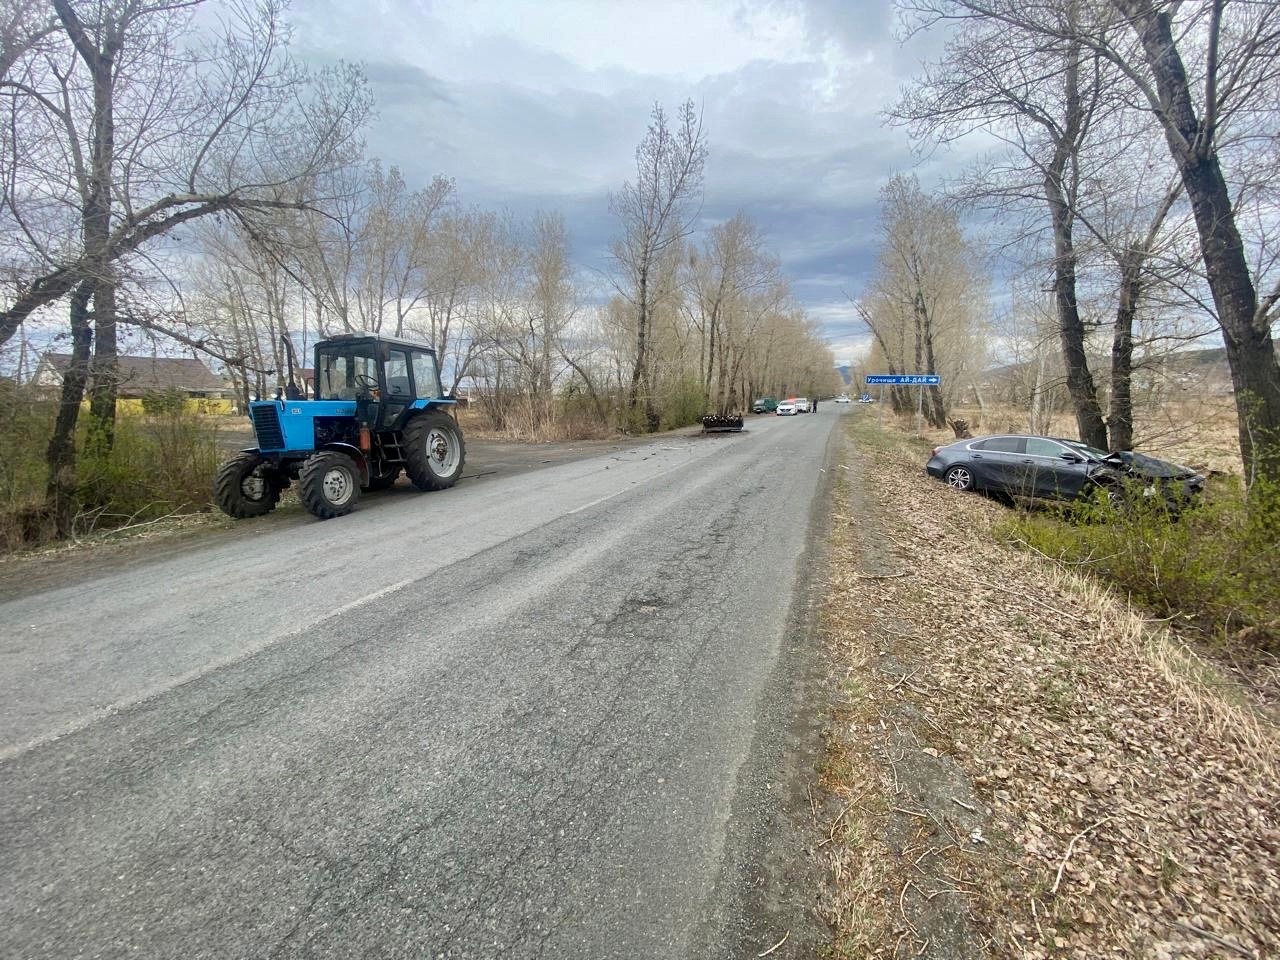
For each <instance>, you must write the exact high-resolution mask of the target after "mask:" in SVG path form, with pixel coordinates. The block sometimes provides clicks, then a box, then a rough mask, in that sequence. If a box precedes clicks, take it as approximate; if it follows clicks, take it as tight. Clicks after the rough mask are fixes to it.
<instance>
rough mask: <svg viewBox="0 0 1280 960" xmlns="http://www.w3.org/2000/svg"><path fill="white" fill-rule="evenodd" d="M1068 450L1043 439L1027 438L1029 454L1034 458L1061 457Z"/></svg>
mask: <svg viewBox="0 0 1280 960" xmlns="http://www.w3.org/2000/svg"><path fill="white" fill-rule="evenodd" d="M1066 449H1067V448H1066V447H1064V446H1063V445H1062V444H1060V443H1054V442H1053V441H1052V440H1045V439H1043V438H1042V437H1027V454H1028V456H1032V457H1055V458H1056V457H1061V456H1062V454H1063V451H1065V450H1066Z"/></svg>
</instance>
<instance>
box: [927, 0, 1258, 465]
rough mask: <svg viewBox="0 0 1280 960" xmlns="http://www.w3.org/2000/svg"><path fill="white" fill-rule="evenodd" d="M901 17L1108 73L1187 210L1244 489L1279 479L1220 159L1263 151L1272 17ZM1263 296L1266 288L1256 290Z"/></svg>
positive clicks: (1183, 9) (1211, 11) (938, 10)
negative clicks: (1166, 159) (1229, 398)
mask: <svg viewBox="0 0 1280 960" xmlns="http://www.w3.org/2000/svg"><path fill="white" fill-rule="evenodd" d="M911 9H913V10H914V11H915V12H916V13H918V14H920V15H921V16H922V17H923V19H924V21H925V22H938V21H940V20H948V19H964V20H980V21H982V22H984V23H986V24H989V25H996V26H998V27H999V29H1000V30H1001V31H1002V32H1003V34H1004V35H1005V37H1006V38H1007V40H1008V42H1010V43H1011V44H1018V43H1022V42H1029V43H1030V44H1032V45H1033V46H1036V47H1039V46H1041V45H1049V46H1062V45H1066V46H1067V47H1070V46H1073V45H1074V46H1078V47H1079V48H1082V49H1083V50H1086V51H1088V52H1089V54H1090V56H1091V57H1093V58H1094V59H1096V60H1097V61H1098V62H1100V63H1101V62H1105V63H1107V64H1109V65H1110V66H1111V68H1113V72H1114V73H1115V75H1116V77H1117V82H1118V87H1119V88H1120V89H1123V90H1124V91H1125V92H1127V93H1128V94H1129V95H1132V96H1134V97H1136V99H1137V104H1136V105H1135V106H1139V107H1140V108H1142V109H1146V110H1148V111H1150V113H1151V115H1152V116H1153V117H1154V118H1155V120H1156V121H1157V122H1158V123H1159V125H1160V128H1161V130H1162V131H1163V133H1164V138H1165V141H1166V144H1167V146H1168V149H1169V155H1170V157H1171V158H1172V160H1173V162H1174V165H1175V166H1176V168H1177V170H1178V174H1179V176H1180V178H1181V181H1182V186H1183V188H1184V190H1185V191H1186V196H1187V198H1188V200H1189V202H1190V204H1191V209H1192V212H1193V215H1194V218H1195V222H1196V227H1197V232H1198V234H1199V240H1200V256H1201V258H1202V260H1203V262H1204V267H1205V280H1206V283H1207V285H1208V287H1209V290H1210V294H1211V297H1212V302H1213V310H1214V313H1215V315H1216V319H1217V322H1218V324H1219V326H1220V328H1221V330H1222V335H1223V342H1224V344H1225V345H1226V352H1227V359H1228V362H1229V364H1230V367H1231V373H1232V381H1233V385H1234V387H1235V398H1236V408H1237V412H1238V415H1239V436H1240V449H1241V455H1242V459H1243V462H1244V467H1245V472H1246V476H1247V479H1248V480H1250V482H1252V480H1253V479H1255V478H1258V477H1265V478H1267V479H1269V480H1272V481H1276V480H1280V361H1277V357H1276V353H1275V344H1274V340H1273V338H1272V333H1271V328H1272V324H1273V322H1274V319H1275V317H1274V314H1275V308H1276V305H1277V303H1280V281H1277V280H1276V279H1275V278H1272V279H1271V280H1270V281H1269V283H1270V284H1274V286H1271V288H1270V291H1269V292H1267V293H1266V294H1265V295H1262V296H1259V293H1258V289H1259V283H1260V279H1261V278H1259V277H1257V276H1255V275H1254V273H1253V272H1252V270H1251V269H1250V264H1249V257H1248V255H1247V253H1246V249H1245V241H1244V237H1243V236H1242V234H1241V231H1240V228H1239V220H1238V217H1237V213H1236V210H1235V208H1234V206H1233V197H1232V188H1231V183H1232V177H1233V175H1234V174H1235V173H1236V171H1235V170H1233V169H1230V168H1227V167H1224V161H1225V160H1227V159H1231V158H1233V157H1236V158H1238V156H1239V154H1238V153H1236V152H1234V151H1231V150H1228V149H1225V148H1226V147H1227V146H1228V145H1229V144H1231V143H1232V142H1235V143H1240V142H1242V141H1244V140H1252V141H1254V142H1255V143H1258V144H1266V145H1268V146H1266V147H1265V149H1271V148H1270V146H1269V144H1270V143H1271V142H1272V140H1273V136H1274V129H1275V118H1276V105H1275V103H1274V100H1273V96H1272V94H1273V91H1274V89H1275V86H1276V84H1277V82H1278V81H1280V8H1277V7H1276V5H1275V4H1267V3H1231V4H1228V3H1227V2H1226V0H1202V2H1196V3H1185V4H1184V3H1174V2H1167V0H1109V2H1107V3H1096V4H1084V3H1079V2H1078V0H1061V4H1060V5H1059V6H1057V7H1055V8H1054V9H1057V10H1060V11H1069V12H1070V13H1071V16H1057V17H1047V16H1044V11H1045V7H1044V6H1042V5H1031V6H1027V5H1025V4H1022V3H1019V2H1015V0H956V2H953V0H926V2H913V3H912V4H911ZM1262 286H1263V287H1264V289H1265V288H1266V287H1267V283H1266V282H1263V283H1262Z"/></svg>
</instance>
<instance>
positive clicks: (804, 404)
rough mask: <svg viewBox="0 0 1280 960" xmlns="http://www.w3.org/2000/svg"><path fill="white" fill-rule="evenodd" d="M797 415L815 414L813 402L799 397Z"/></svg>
mask: <svg viewBox="0 0 1280 960" xmlns="http://www.w3.org/2000/svg"><path fill="white" fill-rule="evenodd" d="M796 413H813V401H812V400H810V399H809V398H808V397H799V398H798V399H797V400H796Z"/></svg>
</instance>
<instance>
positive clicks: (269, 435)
mask: <svg viewBox="0 0 1280 960" xmlns="http://www.w3.org/2000/svg"><path fill="white" fill-rule="evenodd" d="M253 432H254V433H255V434H256V435H257V437H258V449H259V450H283V449H284V433H283V432H282V431H281V430H280V410H279V408H277V407H276V405H275V404H272V405H271V406H265V405H264V406H261V407H254V408H253Z"/></svg>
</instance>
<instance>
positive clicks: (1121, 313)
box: [1107, 251, 1142, 450]
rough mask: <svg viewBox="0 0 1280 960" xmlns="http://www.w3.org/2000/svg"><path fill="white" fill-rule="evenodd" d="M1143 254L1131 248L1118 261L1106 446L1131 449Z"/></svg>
mask: <svg viewBox="0 0 1280 960" xmlns="http://www.w3.org/2000/svg"><path fill="white" fill-rule="evenodd" d="M1141 264H1142V258H1141V255H1140V254H1138V253H1137V252H1136V251H1130V252H1129V253H1128V254H1126V255H1125V256H1124V257H1123V258H1121V261H1120V298H1119V303H1118V305H1117V307H1116V329H1115V334H1114V336H1113V337H1112V340H1111V415H1110V417H1108V422H1107V430H1108V433H1109V434H1110V443H1109V445H1108V449H1109V450H1132V449H1133V321H1134V316H1135V315H1136V314H1137V312H1138V298H1139V296H1141V293H1142V282H1141V273H1142V268H1141Z"/></svg>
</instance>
